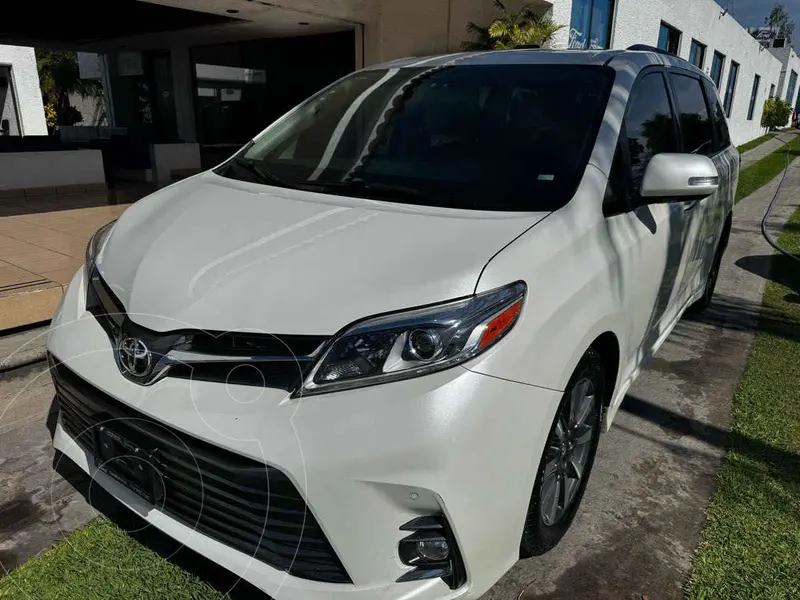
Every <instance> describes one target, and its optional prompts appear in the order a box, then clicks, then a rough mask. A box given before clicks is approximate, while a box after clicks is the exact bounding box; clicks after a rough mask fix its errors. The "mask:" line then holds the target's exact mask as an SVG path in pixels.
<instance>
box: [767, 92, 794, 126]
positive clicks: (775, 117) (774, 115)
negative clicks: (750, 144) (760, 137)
mask: <svg viewBox="0 0 800 600" xmlns="http://www.w3.org/2000/svg"><path fill="white" fill-rule="evenodd" d="M791 116H792V106H791V104H789V103H788V102H784V101H783V100H780V99H778V98H768V99H767V101H766V102H764V114H763V116H762V117H761V126H762V127H768V128H769V129H770V130H772V129H778V128H779V127H786V124H787V123H788V122H789V117H791Z"/></svg>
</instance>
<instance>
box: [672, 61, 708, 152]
mask: <svg viewBox="0 0 800 600" xmlns="http://www.w3.org/2000/svg"><path fill="white" fill-rule="evenodd" d="M669 80H670V83H671V84H672V91H673V92H674V93H675V99H676V100H677V103H678V106H677V111H678V114H679V116H680V120H681V135H682V137H683V152H689V153H691V154H704V155H706V156H711V155H713V154H714V130H713V129H712V127H711V120H710V119H709V117H708V107H707V106H706V97H705V96H704V95H703V88H702V87H701V85H700V80H699V79H695V78H694V77H688V76H686V75H678V74H672V75H670V76H669Z"/></svg>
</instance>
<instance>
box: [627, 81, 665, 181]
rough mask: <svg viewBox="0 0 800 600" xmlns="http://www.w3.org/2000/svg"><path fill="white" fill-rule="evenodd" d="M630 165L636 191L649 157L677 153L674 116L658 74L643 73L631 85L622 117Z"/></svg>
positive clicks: (648, 162) (663, 84)
mask: <svg viewBox="0 0 800 600" xmlns="http://www.w3.org/2000/svg"><path fill="white" fill-rule="evenodd" d="M625 133H626V134H627V138H628V154H629V156H630V166H631V188H632V189H631V191H632V192H633V195H634V196H637V195H638V194H639V191H640V189H641V187H642V178H643V177H644V171H645V169H646V168H647V165H648V164H650V160H651V159H652V158H653V157H654V156H655V155H656V154H661V153H662V152H677V151H678V139H677V135H676V129H675V117H674V115H673V114H672V108H671V107H670V103H669V96H668V95H667V87H666V85H665V82H664V77H663V76H662V75H661V73H650V74H649V75H645V76H644V77H643V78H642V79H641V80H640V81H639V82H638V83H637V84H636V86H634V88H633V91H632V92H631V98H630V100H629V102H628V113H627V115H626V117H625Z"/></svg>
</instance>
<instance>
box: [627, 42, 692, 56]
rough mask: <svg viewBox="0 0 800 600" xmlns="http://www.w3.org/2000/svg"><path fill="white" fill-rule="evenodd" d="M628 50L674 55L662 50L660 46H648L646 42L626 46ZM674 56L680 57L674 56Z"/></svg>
mask: <svg viewBox="0 0 800 600" xmlns="http://www.w3.org/2000/svg"><path fill="white" fill-rule="evenodd" d="M628 50H633V51H634V52H635V51H639V52H655V53H656V54H666V55H667V56H675V55H674V54H671V53H670V52H667V51H666V50H662V49H661V48H656V47H655V46H648V45H647V44H634V45H633V46H628ZM675 58H680V57H677V56H675Z"/></svg>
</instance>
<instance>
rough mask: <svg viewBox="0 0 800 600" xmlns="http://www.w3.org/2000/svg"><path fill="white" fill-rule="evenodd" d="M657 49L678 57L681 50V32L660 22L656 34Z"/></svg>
mask: <svg viewBox="0 0 800 600" xmlns="http://www.w3.org/2000/svg"><path fill="white" fill-rule="evenodd" d="M658 47H659V48H661V50H666V51H667V52H669V53H670V54H674V55H675V56H678V53H679V52H680V50H681V32H680V31H678V30H677V29H675V28H674V27H672V26H671V25H667V24H666V23H664V22H663V21H662V22H661V29H660V30H659V32H658Z"/></svg>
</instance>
